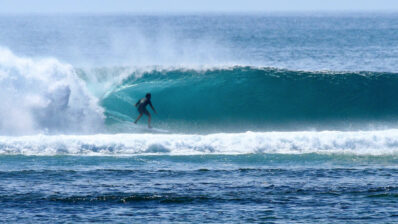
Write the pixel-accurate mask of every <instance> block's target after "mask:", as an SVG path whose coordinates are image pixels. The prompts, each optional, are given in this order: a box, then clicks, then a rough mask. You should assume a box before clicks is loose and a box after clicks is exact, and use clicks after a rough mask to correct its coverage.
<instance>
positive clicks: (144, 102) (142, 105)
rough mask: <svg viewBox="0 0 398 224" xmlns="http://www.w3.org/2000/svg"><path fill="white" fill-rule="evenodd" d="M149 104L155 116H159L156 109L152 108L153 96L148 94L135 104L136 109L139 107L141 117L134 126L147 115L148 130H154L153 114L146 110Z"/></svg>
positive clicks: (139, 116)
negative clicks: (152, 123)
mask: <svg viewBox="0 0 398 224" xmlns="http://www.w3.org/2000/svg"><path fill="white" fill-rule="evenodd" d="M148 104H149V105H150V106H151V108H152V110H153V112H155V114H157V112H156V110H155V108H154V107H153V106H152V102H151V94H150V93H147V94H146V95H145V97H144V98H142V99H140V100H138V102H137V103H136V104H135V107H137V109H138V112H139V113H140V115H138V117H137V119H136V120H135V121H134V124H137V122H138V120H140V118H141V117H142V115H143V114H145V115H147V116H148V128H152V126H151V114H150V113H149V111H148V110H147V109H146V106H147V105H148Z"/></svg>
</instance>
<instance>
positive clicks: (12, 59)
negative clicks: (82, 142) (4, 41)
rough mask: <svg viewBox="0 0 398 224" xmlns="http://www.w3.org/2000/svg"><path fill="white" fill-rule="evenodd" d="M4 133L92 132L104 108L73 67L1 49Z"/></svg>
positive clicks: (0, 117) (1, 128) (1, 130)
mask: <svg viewBox="0 0 398 224" xmlns="http://www.w3.org/2000/svg"><path fill="white" fill-rule="evenodd" d="M0 89H1V91H0V102H1V103H0V105H1V106H0V134H5V135H20V134H34V133H46V132H49V133H72V132H73V133H88V132H91V131H93V130H99V129H100V128H101V125H102V124H103V121H102V120H103V115H102V114H103V111H102V108H101V107H99V106H98V105H97V100H96V99H95V98H94V97H92V96H91V95H90V93H89V92H88V91H87V90H86V87H85V84H84V83H83V82H82V81H81V80H80V79H79V78H78V76H77V75H76V73H75V71H74V69H73V67H72V66H71V65H68V64H64V63H61V62H59V61H57V60H56V59H53V58H46V59H32V58H26V57H18V56H16V55H14V54H13V53H12V52H11V51H9V50H7V49H4V48H0Z"/></svg>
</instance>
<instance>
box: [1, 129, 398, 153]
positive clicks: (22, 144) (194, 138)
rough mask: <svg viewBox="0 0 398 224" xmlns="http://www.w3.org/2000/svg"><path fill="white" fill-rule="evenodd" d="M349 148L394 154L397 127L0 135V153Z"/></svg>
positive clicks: (397, 143) (338, 150)
mask: <svg viewBox="0 0 398 224" xmlns="http://www.w3.org/2000/svg"><path fill="white" fill-rule="evenodd" d="M247 153H277V154H303V153H344V154H345V153H348V154H355V155H390V154H398V129H394V130H383V131H353V132H340V131H322V132H246V133H236V134H226V133H219V134H209V135H181V134H115V135H110V134H97V135H53V136H50V135H34V136H23V137H6V136H0V154H22V155H143V154H170V155H195V154H247Z"/></svg>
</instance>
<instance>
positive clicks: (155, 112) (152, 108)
mask: <svg viewBox="0 0 398 224" xmlns="http://www.w3.org/2000/svg"><path fill="white" fill-rule="evenodd" d="M149 105H150V106H151V108H152V110H153V112H155V114H158V112H156V110H155V108H154V107H153V105H152V103H150V104H149Z"/></svg>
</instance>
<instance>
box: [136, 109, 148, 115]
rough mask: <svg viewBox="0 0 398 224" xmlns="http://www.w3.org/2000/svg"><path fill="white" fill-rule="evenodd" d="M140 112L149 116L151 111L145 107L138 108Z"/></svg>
mask: <svg viewBox="0 0 398 224" xmlns="http://www.w3.org/2000/svg"><path fill="white" fill-rule="evenodd" d="M138 112H139V113H140V114H145V115H147V116H149V111H148V110H147V109H146V108H145V107H138Z"/></svg>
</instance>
